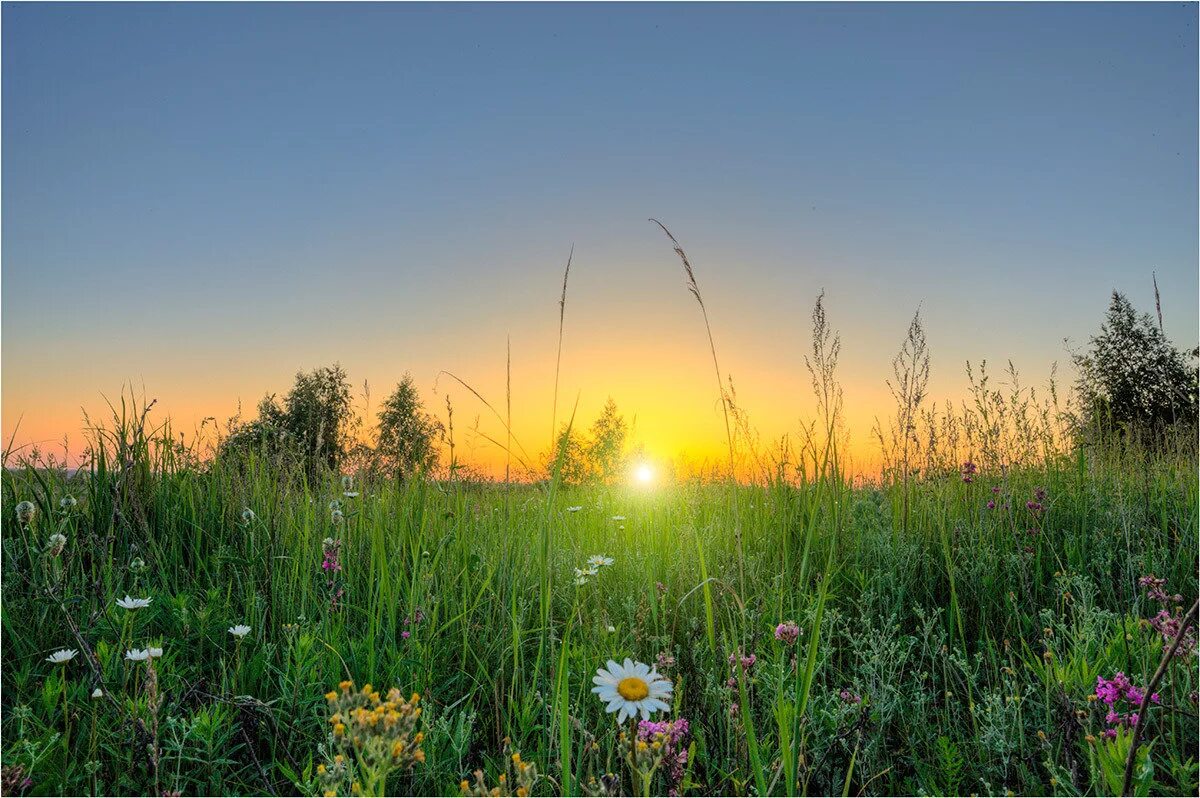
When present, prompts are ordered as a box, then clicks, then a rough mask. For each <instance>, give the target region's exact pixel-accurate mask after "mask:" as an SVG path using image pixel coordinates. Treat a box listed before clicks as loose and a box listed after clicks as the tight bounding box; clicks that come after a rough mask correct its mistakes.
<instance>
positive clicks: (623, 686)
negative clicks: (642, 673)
mask: <svg viewBox="0 0 1200 798" xmlns="http://www.w3.org/2000/svg"><path fill="white" fill-rule="evenodd" d="M617 692H618V693H620V694H621V698H624V699H625V700H626V701H641V700H642V699H643V698H645V697H646V696H648V695H650V685H648V684H646V682H645V681H644V680H642V679H639V678H638V677H636V676H626V677H625V678H624V679H622V680H621V681H620V682H618V683H617Z"/></svg>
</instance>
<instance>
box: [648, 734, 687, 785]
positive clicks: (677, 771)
mask: <svg viewBox="0 0 1200 798" xmlns="http://www.w3.org/2000/svg"><path fill="white" fill-rule="evenodd" d="M688 733H689V728H688V722H687V718H676V719H675V720H662V721H652V720H643V721H640V722H639V723H638V740H639V741H643V742H648V743H649V744H650V751H651V752H652V753H653V754H654V755H655V758H656V759H657V760H658V763H657V765H656V767H657V766H658V765H662V766H663V767H664V768H665V775H666V782H667V795H670V796H676V795H679V786H680V785H681V784H682V783H683V771H684V769H685V768H686V767H687V763H688V751H687V738H688Z"/></svg>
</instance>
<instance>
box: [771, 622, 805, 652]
mask: <svg viewBox="0 0 1200 798" xmlns="http://www.w3.org/2000/svg"><path fill="white" fill-rule="evenodd" d="M799 638H800V627H799V626H798V625H797V624H796V622H795V621H784V622H783V623H781V624H779V625H778V626H776V627H775V639H776V640H778V641H779V642H780V643H783V644H784V645H785V646H792V645H795V644H796V641H797V640H798V639H799Z"/></svg>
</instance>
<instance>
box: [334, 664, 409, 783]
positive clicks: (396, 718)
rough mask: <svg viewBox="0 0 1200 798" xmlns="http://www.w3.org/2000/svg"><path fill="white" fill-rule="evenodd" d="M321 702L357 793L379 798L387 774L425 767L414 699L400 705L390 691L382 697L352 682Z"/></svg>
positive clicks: (395, 692) (396, 693) (397, 693)
mask: <svg viewBox="0 0 1200 798" xmlns="http://www.w3.org/2000/svg"><path fill="white" fill-rule="evenodd" d="M339 691H340V692H339ZM325 699H326V700H327V701H328V702H329V725H330V727H331V729H332V731H333V739H334V743H335V744H336V745H337V746H339V747H340V748H341V749H342V751H343V752H344V753H345V754H347V755H350V756H353V757H354V760H355V763H356V765H357V769H358V774H359V777H360V779H361V783H360V784H359V785H358V789H357V791H358V792H365V793H367V794H371V795H375V794H382V792H383V790H384V789H385V786H386V783H387V776H388V774H389V773H390V772H392V771H393V770H401V769H403V770H407V769H409V768H411V767H412V766H413V765H415V764H417V763H419V762H424V761H425V751H424V750H422V748H421V742H422V741H423V740H424V738H425V735H424V733H423V732H421V731H418V729H417V727H418V726H419V725H420V719H421V708H420V707H419V706H418V704H419V703H420V701H421V697H420V696H419V695H417V694H416V693H413V694H412V697H411V698H409V699H408V700H405V699H404V698H403V697H402V696H401V695H400V691H399V690H397V689H396V688H392V689H391V690H389V691H388V693H387V695H386V696H384V695H380V694H379V693H378V692H377V691H376V690H375V689H374V688H373V687H371V685H369V684H364V685H363V687H362V689H361V690H358V689H356V688H355V687H354V682H351V681H344V682H342V683H341V684H339V685H338V690H333V691H330V692H329V693H326V694H325ZM334 764H335V765H336V764H338V763H337V762H336V761H335V762H334ZM321 775H327V774H321Z"/></svg>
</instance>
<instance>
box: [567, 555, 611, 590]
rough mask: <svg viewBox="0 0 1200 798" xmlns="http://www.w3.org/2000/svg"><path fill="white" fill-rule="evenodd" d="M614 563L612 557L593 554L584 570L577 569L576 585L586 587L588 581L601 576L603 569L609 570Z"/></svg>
mask: <svg viewBox="0 0 1200 798" xmlns="http://www.w3.org/2000/svg"><path fill="white" fill-rule="evenodd" d="M613 562H614V560H613V558H612V557H606V556H604V555H603V554H593V555H592V556H591V557H588V558H587V563H586V564H585V565H584V567H583V568H576V569H575V584H577V585H586V584H587V583H588V580H590V579H592V578H593V577H596V576H598V575H599V574H600V569H601V568H607V567H608V566H610V565H612V564H613Z"/></svg>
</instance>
